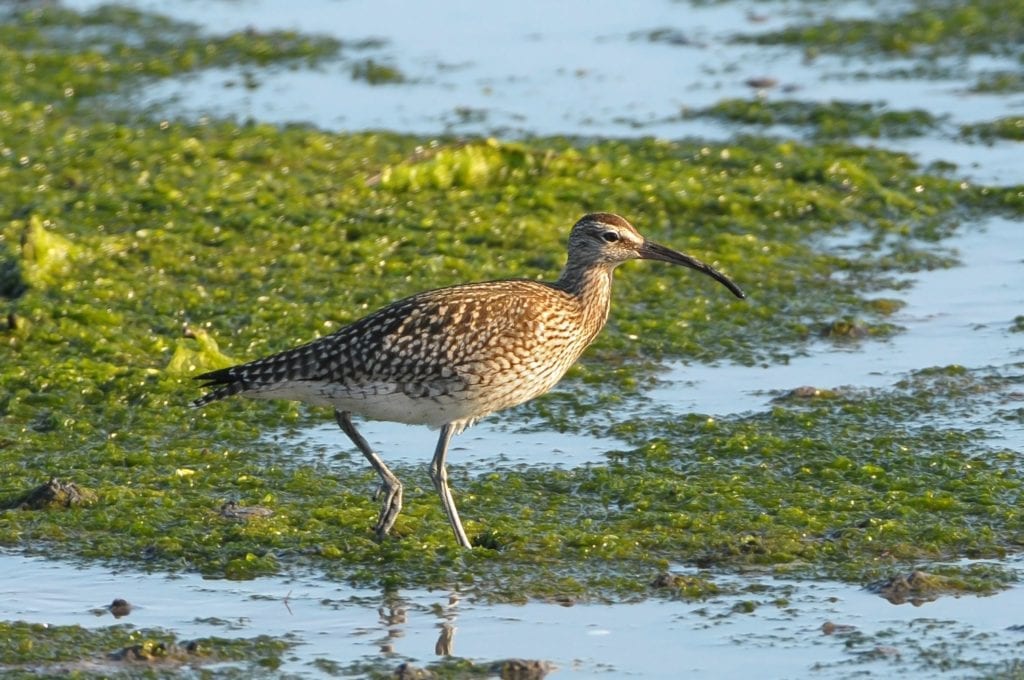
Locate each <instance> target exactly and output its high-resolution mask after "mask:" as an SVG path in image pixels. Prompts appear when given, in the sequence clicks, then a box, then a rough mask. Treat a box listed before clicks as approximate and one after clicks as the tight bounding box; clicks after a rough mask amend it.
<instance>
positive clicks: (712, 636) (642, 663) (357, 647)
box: [0, 553, 1024, 678]
mask: <svg viewBox="0 0 1024 680" xmlns="http://www.w3.org/2000/svg"><path fill="white" fill-rule="evenodd" d="M0 573H3V574H6V575H7V576H6V577H5V578H4V580H3V582H2V583H0V617H2V618H4V619H12V620H22V621H30V622H38V623H46V624H50V625H79V626H83V627H86V628H96V627H102V626H107V625H111V624H112V623H114V622H115V621H114V619H113V617H112V616H111V615H110V614H109V613H108V612H106V611H105V609H104V608H105V607H106V606H107V605H109V604H110V602H111V601H112V600H113V599H114V598H123V599H126V600H128V601H129V602H130V603H131V604H132V605H133V610H132V612H131V614H129V615H128V616H127V617H124V618H122V619H120V620H119V621H118V622H119V623H131V624H132V625H134V626H137V627H140V628H147V627H160V628H164V629H169V630H173V631H175V632H176V633H177V634H178V635H179V636H181V637H182V638H185V639H188V638H192V637H206V636H219V637H228V638H232V637H254V636H256V635H261V634H266V635H273V636H275V637H279V638H280V637H285V636H288V637H291V638H292V639H293V640H294V641H295V642H296V643H297V644H296V646H295V647H294V648H293V650H292V651H291V652H290V653H288V654H286V655H285V659H286V661H285V664H284V665H283V666H282V667H281V668H280V671H281V672H289V673H296V674H301V675H303V676H306V677H318V676H327V674H326V673H323V672H322V671H321V670H319V669H318V668H317V667H316V666H314V665H313V662H314V661H315V660H328V661H333V662H335V663H337V664H339V665H341V666H342V667H344V666H346V665H348V664H350V663H352V662H354V661H358V660H373V659H376V658H378V657H380V656H381V655H384V656H386V657H387V658H389V659H392V660H393V661H394V665H395V666H397V665H398V664H399V663H401V662H402V661H406V660H407V661H411V662H412V663H415V664H416V665H420V666H422V665H426V664H427V663H429V662H431V661H433V660H436V659H438V656H439V655H438V653H437V652H436V649H435V646H436V644H437V642H438V638H439V637H440V636H441V633H442V630H443V627H444V626H454V629H455V630H454V635H453V636H452V638H451V647H450V649H449V653H451V654H455V655H458V656H462V657H466V658H470V659H477V660H480V661H491V660H498V659H504V658H527V659H544V660H548V661H551V662H553V663H554V664H555V665H556V666H557V667H558V676H559V677H580V678H584V677H593V676H595V675H598V674H603V675H606V676H609V677H619V676H621V675H628V676H631V677H644V678H659V677H682V676H684V675H686V674H691V673H692V674H694V675H697V676H700V677H705V676H713V677H716V678H749V677H751V672H752V671H751V668H752V665H753V664H754V663H756V668H757V673H756V675H757V677H805V676H806V675H807V674H809V673H811V672H812V671H816V672H817V674H818V675H820V676H821V677H848V676H853V675H856V674H862V673H865V672H881V673H888V672H892V670H893V669H894V667H899V668H900V672H901V674H904V675H906V676H907V677H922V678H923V677H931V674H932V673H934V672H935V670H936V669H934V668H933V669H929V666H928V660H927V659H928V654H929V652H930V651H931V650H946V653H947V654H948V651H949V648H950V647H953V648H960V647H962V648H963V650H964V652H963V654H962V655H961V661H962V662H964V663H968V662H969V661H970V660H971V659H975V658H976V659H979V660H982V661H985V660H988V661H991V660H992V658H993V655H994V654H996V655H997V654H999V652H1000V650H1005V649H1007V648H1010V647H1014V646H1019V645H1020V644H1021V640H1022V637H1021V636H1022V633H1021V632H1020V629H1019V627H1020V626H1021V625H1022V624H1024V614H1022V612H1024V588H1022V587H1016V588H1013V589H1011V590H1008V591H1006V592H1003V593H1000V594H998V595H995V596H992V597H980V598H979V597H974V596H970V597H962V598H952V597H945V598H941V599H939V600H937V601H934V602H928V603H925V604H923V605H921V606H916V607H915V606H913V605H909V604H906V605H893V604H890V603H889V602H888V601H886V600H884V599H882V598H881V597H879V596H878V595H874V594H871V593H869V592H867V591H866V590H864V589H862V588H857V587H853V586H849V585H845V584H842V583H834V582H828V581H811V582H808V581H790V580H786V579H776V578H770V577H759V576H747V577H743V576H726V575H713V576H712V579H713V580H714V582H715V583H716V584H718V585H719V586H720V587H721V588H723V590H725V589H729V588H738V589H741V590H742V591H743V592H740V593H738V594H730V595H722V596H715V597H711V598H708V599H707V600H703V601H671V600H662V599H654V600H646V601H643V602H638V603H634V604H619V605H614V606H610V605H600V604H586V605H575V606H563V605H560V604H546V603H537V602H534V603H529V604H526V605H491V604H478V603H473V602H470V601H467V600H464V599H462V598H460V597H459V595H458V593H451V592H440V591H438V592H428V591H402V592H399V593H389V594H381V593H380V592H377V591H372V590H366V589H353V588H350V587H348V586H345V585H341V584H338V583H334V582H328V581H325V580H323V579H321V578H317V577H316V576H315V575H309V574H303V575H298V576H295V577H285V578H257V579H254V580H251V581H244V582H235V581H209V580H204V579H202V578H201V577H199V576H197V575H195V574H181V575H176V576H164V575H151V574H141V573H138V572H134V571H111V570H108V569H104V568H102V567H94V566H85V567H81V566H74V565H70V564H65V563H61V562H55V561H51V560H46V559H44V558H40V557H26V556H23V555H12V554H4V553H0ZM748 603H753V606H752V611H750V612H749V613H747V612H746V609H748V608H750V605H748ZM826 622H831V623H834V624H836V625H837V626H842V627H853V629H852V630H851V629H848V628H840V629H839V632H837V633H835V634H832V635H828V634H826V633H825V632H823V630H822V626H823V624H825V623H826ZM944 658H945V657H944ZM995 658H998V656H996V657H995ZM755 660H756V661H755Z"/></svg>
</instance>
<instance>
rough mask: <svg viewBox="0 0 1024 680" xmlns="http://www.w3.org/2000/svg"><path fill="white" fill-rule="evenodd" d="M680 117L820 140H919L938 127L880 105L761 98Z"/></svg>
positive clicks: (923, 116) (919, 115)
mask: <svg viewBox="0 0 1024 680" xmlns="http://www.w3.org/2000/svg"><path fill="white" fill-rule="evenodd" d="M683 115H684V117H686V118H696V117H709V118H715V119H718V120H723V121H726V122H729V123H739V124H745V125H758V126H771V125H789V126H795V127H801V128H807V129H809V130H810V134H811V136H812V137H814V138H819V139H841V138H850V137H855V136H867V137H875V138H878V137H911V136H919V135H923V134H926V133H928V132H930V131H933V130H934V129H935V128H936V127H937V126H938V124H939V123H940V119H939V118H937V117H936V116H934V115H932V114H931V113H929V112H927V111H924V110H922V109H909V110H906V111H889V110H886V107H885V106H884V105H882V104H872V103H858V102H842V101H831V102H806V101H797V100H770V99H762V98H753V99H723V100H721V101H719V102H717V103H715V104H714V105H712V106H709V107H707V108H704V109H697V110H687V111H685V112H684V114H683Z"/></svg>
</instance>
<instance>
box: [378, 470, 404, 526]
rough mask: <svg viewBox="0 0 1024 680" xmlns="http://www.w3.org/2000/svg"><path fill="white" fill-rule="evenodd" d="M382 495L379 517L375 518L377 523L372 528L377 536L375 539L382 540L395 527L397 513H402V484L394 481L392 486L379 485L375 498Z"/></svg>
mask: <svg viewBox="0 0 1024 680" xmlns="http://www.w3.org/2000/svg"><path fill="white" fill-rule="evenodd" d="M382 494H383V495H384V503H383V504H382V505H381V508H380V516H379V517H378V518H377V523H376V524H375V525H374V526H373V531H374V533H376V534H377V538H379V539H383V538H384V537H385V536H387V535H388V532H389V531H391V527H393V526H395V520H397V519H398V513H399V512H401V511H402V483H401V482H399V481H398V480H395V482H394V483H393V484H390V485H389V484H387V483H384V484H381V486H380V489H378V491H377V496H378V497H379V496H380V495H382Z"/></svg>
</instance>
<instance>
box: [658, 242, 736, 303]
mask: <svg viewBox="0 0 1024 680" xmlns="http://www.w3.org/2000/svg"><path fill="white" fill-rule="evenodd" d="M639 253H640V256H641V257H643V258H644V259H646V260H660V261H662V262H668V263H670V264H678V265H680V266H683V267H689V268H690V269H695V270H697V271H699V272H701V273H702V274H707V275H708V276H710V277H711V278H713V279H714V280H715V281H718V282H719V283H720V284H722V285H723V286H725V287H726V288H728V289H729V292H731V293H732V294H733V295H735V296H736V297H738V298H739V299H741V300H743V299H745V298H746V297H747V294H746V293H744V292H743V290H741V289H740V287H739V286H737V285H736V284H735V283H733V281H732V279H730V278H729V277H728V276H726V275H725V274H723V273H722V272H720V271H718V270H717V269H715V268H714V267H712V266H711V265H709V264H705V263H704V262H701V261H700V260H698V259H697V258H695V257H690V256H689V255H684V254H683V253H680V252H677V251H675V250H672V249H671V248H666V247H665V246H663V245H661V244H660V243H654V242H653V241H644V244H643V246H641V247H640V251H639Z"/></svg>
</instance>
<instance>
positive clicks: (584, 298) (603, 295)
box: [554, 262, 615, 339]
mask: <svg viewBox="0 0 1024 680" xmlns="http://www.w3.org/2000/svg"><path fill="white" fill-rule="evenodd" d="M614 269H615V267H614V266H608V265H590V266H573V263H571V262H570V263H568V264H566V265H565V269H563V270H562V275H561V276H559V277H558V280H557V281H555V283H554V286H555V287H556V288H558V289H560V290H564V291H565V292H566V293H568V294H569V295H572V296H573V297H574V298H576V300H577V301H578V302H579V304H580V309H581V311H582V312H583V315H582V316H583V319H582V322H583V325H584V326H585V327H586V328H587V329H588V330H589V331H590V334H591V339H592V338H593V336H595V335H597V334H598V333H599V332H600V331H601V329H602V328H603V327H604V324H605V322H606V321H607V320H608V308H609V306H610V304H611V299H612V272H613V271H614Z"/></svg>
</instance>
